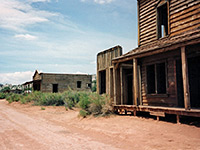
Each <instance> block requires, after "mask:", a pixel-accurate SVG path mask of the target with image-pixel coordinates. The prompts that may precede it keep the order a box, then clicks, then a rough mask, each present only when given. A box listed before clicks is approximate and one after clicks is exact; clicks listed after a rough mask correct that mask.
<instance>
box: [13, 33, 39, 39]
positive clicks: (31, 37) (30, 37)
mask: <svg viewBox="0 0 200 150" xmlns="http://www.w3.org/2000/svg"><path fill="white" fill-rule="evenodd" d="M15 38H18V39H22V40H23V39H25V40H36V39H37V37H36V36H33V35H30V34H17V35H15Z"/></svg>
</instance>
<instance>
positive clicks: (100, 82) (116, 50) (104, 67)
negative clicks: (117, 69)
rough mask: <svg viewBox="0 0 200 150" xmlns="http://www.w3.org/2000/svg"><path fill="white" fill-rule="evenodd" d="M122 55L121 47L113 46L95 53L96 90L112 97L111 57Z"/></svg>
mask: <svg viewBox="0 0 200 150" xmlns="http://www.w3.org/2000/svg"><path fill="white" fill-rule="evenodd" d="M121 55H122V47H121V46H115V47H113V48H110V49H107V50H104V51H102V52H100V53H98V54H97V92H98V93H99V94H104V93H106V94H109V95H110V97H111V98H113V97H114V89H113V87H114V86H113V80H114V79H113V65H112V59H113V58H116V57H119V56H121Z"/></svg>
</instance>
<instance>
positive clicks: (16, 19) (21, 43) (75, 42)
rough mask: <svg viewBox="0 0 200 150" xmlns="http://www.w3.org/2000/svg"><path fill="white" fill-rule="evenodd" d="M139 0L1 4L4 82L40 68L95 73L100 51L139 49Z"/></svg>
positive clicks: (0, 0)
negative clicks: (97, 56)
mask: <svg viewBox="0 0 200 150" xmlns="http://www.w3.org/2000/svg"><path fill="white" fill-rule="evenodd" d="M136 4H137V1H136V0H123V1H122V0H0V35H1V36H0V57H1V59H0V83H4V84H5V83H11V84H20V83H23V82H25V81H29V80H31V79H32V75H33V73H34V71H35V70H36V69H38V70H39V71H42V72H55V73H88V74H94V73H96V55H97V53H98V52H100V51H102V50H105V49H108V48H111V47H113V46H116V45H121V46H122V47H123V52H124V53H126V52H128V51H130V50H131V49H133V48H135V47H137V5H136Z"/></svg>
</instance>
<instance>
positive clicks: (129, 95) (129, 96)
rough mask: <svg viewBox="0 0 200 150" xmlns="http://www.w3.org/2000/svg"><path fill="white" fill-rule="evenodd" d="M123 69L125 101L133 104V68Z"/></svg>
mask: <svg viewBox="0 0 200 150" xmlns="http://www.w3.org/2000/svg"><path fill="white" fill-rule="evenodd" d="M123 70H124V77H125V82H124V87H125V89H124V94H125V95H124V97H125V103H126V104H127V105H133V69H132V68H131V69H123Z"/></svg>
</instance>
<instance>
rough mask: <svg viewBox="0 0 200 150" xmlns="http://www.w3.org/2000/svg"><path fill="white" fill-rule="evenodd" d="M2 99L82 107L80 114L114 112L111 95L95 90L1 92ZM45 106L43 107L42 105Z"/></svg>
mask: <svg viewBox="0 0 200 150" xmlns="http://www.w3.org/2000/svg"><path fill="white" fill-rule="evenodd" d="M0 99H6V100H7V101H8V102H9V103H12V102H20V103H21V104H26V103H32V105H39V106H65V108H66V110H68V109H73V108H74V107H77V108H80V113H79V114H80V116H82V117H86V116H88V115H93V116H107V115H110V114H112V112H113V111H112V106H111V101H110V98H109V96H107V95H99V94H97V93H95V92H93V93H92V92H82V91H81V92H79V91H72V90H68V91H66V92H64V93H42V92H38V91H35V92H32V93H29V94H14V93H8V94H5V93H0ZM42 108H43V107H42Z"/></svg>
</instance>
